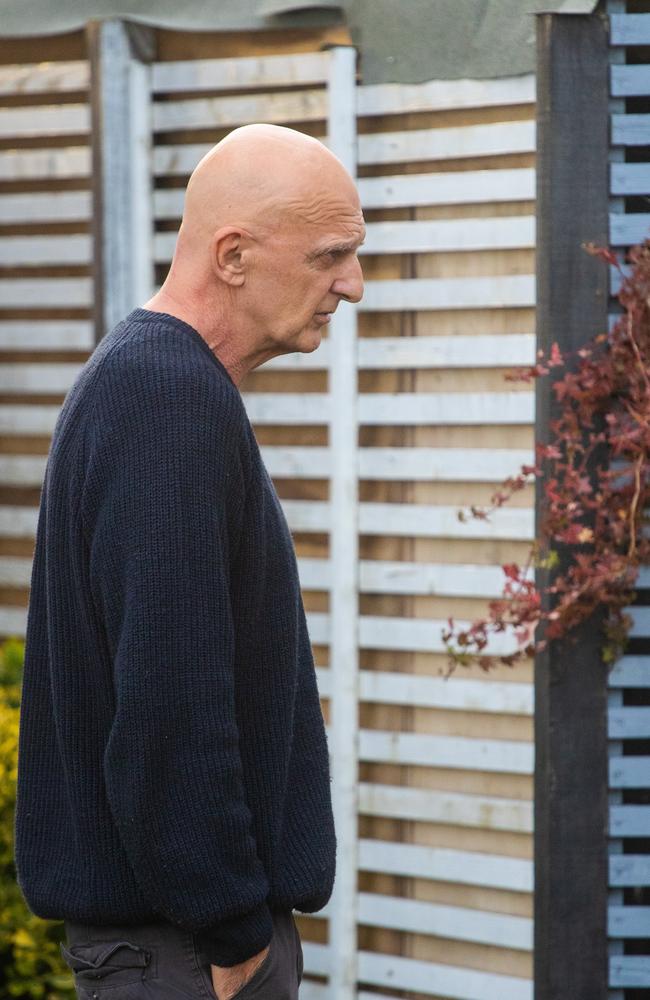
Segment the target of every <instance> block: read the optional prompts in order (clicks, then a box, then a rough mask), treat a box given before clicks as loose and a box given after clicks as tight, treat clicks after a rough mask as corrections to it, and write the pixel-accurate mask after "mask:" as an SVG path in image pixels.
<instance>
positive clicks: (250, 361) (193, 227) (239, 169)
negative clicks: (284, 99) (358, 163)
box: [150, 124, 365, 374]
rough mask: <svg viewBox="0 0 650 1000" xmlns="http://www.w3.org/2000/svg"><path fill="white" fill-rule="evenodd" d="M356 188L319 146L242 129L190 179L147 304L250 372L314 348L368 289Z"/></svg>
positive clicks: (256, 128)
mask: <svg viewBox="0 0 650 1000" xmlns="http://www.w3.org/2000/svg"><path fill="white" fill-rule="evenodd" d="M364 235H365V226H364V221H363V214H362V211H361V204H360V201H359V195H358V192H357V189H356V187H355V184H354V181H353V180H352V178H351V177H350V175H349V174H348V172H347V171H346V170H345V168H344V167H343V165H342V163H341V162H340V160H338V159H337V158H336V156H334V154H333V153H331V152H330V151H329V150H328V149H327V147H326V146H324V145H323V143H321V142H319V141H318V140H317V139H313V138H311V137H310V136H307V135H303V133H301V132H296V131H295V130H294V129H290V128H283V127H281V126H279V125H264V124H257V125H244V126H242V127H241V128H238V129H235V130H234V131H233V132H230V133H229V134H228V135H227V136H226V137H225V138H224V139H222V140H221V142H218V143H217V145H216V146H213V148H212V149H211V150H210V151H209V152H208V153H207V154H206V155H205V156H204V157H203V159H202V160H201V161H200V163H199V164H198V165H197V167H196V169H195V170H194V172H193V174H192V176H191V177H190V180H189V183H188V185H187V191H186V194H185V210H184V213H183V220H182V223H181V228H180V231H179V234H178V239H177V241H176V250H175V253H174V259H173V261H172V266H171V268H170V271H169V274H168V275H167V278H166V279H165V282H164V284H163V286H162V288H161V289H160V291H159V292H158V293H156V295H155V296H154V298H153V299H152V300H151V302H150V307H151V308H155V309H158V310H159V311H162V312H165V311H166V312H171V313H172V315H176V316H179V317H180V318H181V319H186V321H188V322H190V323H191V324H192V325H193V326H195V328H196V329H197V330H199V331H200V332H201V333H202V335H204V336H205V338H206V339H207V340H208V343H209V344H210V346H211V347H213V348H214V346H215V345H217V344H218V345H219V346H220V350H221V353H220V357H222V358H224V357H227V356H228V354H229V353H230V354H231V355H232V356H233V358H234V359H235V360H234V361H233V363H232V366H231V368H232V371H233V372H237V373H240V374H241V373H243V372H245V371H246V370H249V369H250V368H251V367H255V366H256V365H257V364H259V363H261V361H264V360H266V359H268V358H270V357H273V356H274V355H276V354H285V353H289V352H291V351H311V350H314V349H315V348H316V347H318V344H319V343H320V331H321V327H322V326H324V325H325V324H327V323H328V321H329V317H330V316H331V314H332V313H333V312H334V311H335V310H336V308H337V306H338V304H339V302H340V300H341V299H346V300H348V301H351V302H356V301H358V300H359V299H360V298H361V295H362V292H363V280H362V277H361V268H360V265H359V260H358V258H357V250H358V248H359V246H360V245H361V243H362V242H363V239H364Z"/></svg>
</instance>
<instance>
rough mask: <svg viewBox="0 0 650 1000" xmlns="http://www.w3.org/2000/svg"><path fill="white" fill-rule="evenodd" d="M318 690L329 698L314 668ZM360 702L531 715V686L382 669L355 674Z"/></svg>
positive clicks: (327, 681)
mask: <svg viewBox="0 0 650 1000" xmlns="http://www.w3.org/2000/svg"><path fill="white" fill-rule="evenodd" d="M316 674H317V677H318V687H319V690H320V692H321V694H323V695H324V696H325V697H328V698H329V697H330V696H331V694H332V691H331V675H330V673H329V671H328V670H327V669H325V668H323V667H317V668H316ZM359 685H360V687H359V697H360V699H361V701H370V702H377V703H378V704H380V705H417V706H418V707H419V708H440V709H446V710H448V711H458V712H486V713H488V714H490V713H495V712H496V713H497V714H499V715H525V716H531V715H532V714H533V685H532V684H530V683H523V682H521V681H475V680H466V679H465V678H462V677H456V676H452V677H448V678H444V677H427V676H423V675H421V674H406V673H403V672H400V673H390V672H388V671H385V670H361V671H360V672H359Z"/></svg>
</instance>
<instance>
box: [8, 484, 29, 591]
mask: <svg viewBox="0 0 650 1000" xmlns="http://www.w3.org/2000/svg"><path fill="white" fill-rule="evenodd" d="M5 481H6V480H5ZM31 576H32V560H31V559H20V558H19V557H18V556H0V584H2V586H3V587H29V585H30V583H31Z"/></svg>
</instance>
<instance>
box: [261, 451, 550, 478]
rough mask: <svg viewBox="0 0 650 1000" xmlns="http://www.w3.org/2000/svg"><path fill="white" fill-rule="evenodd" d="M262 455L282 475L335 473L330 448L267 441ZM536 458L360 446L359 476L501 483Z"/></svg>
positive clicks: (521, 453)
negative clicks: (295, 445)
mask: <svg viewBox="0 0 650 1000" xmlns="http://www.w3.org/2000/svg"><path fill="white" fill-rule="evenodd" d="M261 452H262V458H263V459H264V464H265V465H266V467H267V469H268V471H269V473H270V474H271V475H272V476H273V477H275V478H279V479H283V478H284V479H286V478H291V479H293V478H300V479H323V478H327V477H328V476H329V475H331V455H330V450H329V448H320V447H305V448H300V447H283V446H280V445H265V446H264V447H262V448H261ZM532 460H533V456H532V454H531V453H530V452H529V451H525V450H523V449H512V450H510V449H507V448H496V449H495V450H494V451H490V450H489V449H488V448H360V449H359V451H358V474H359V478H360V479H382V480H391V481H394V480H408V481H412V482H428V481H430V480H436V481H440V482H501V481H502V480H503V479H505V478H506V476H510V475H513V474H515V473H518V472H519V469H520V467H521V465H522V464H523V463H527V464H530V463H531V462H532Z"/></svg>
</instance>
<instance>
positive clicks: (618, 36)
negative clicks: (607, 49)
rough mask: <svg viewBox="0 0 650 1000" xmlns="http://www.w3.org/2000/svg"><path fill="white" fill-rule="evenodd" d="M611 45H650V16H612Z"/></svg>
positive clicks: (610, 24) (610, 19)
mask: <svg viewBox="0 0 650 1000" xmlns="http://www.w3.org/2000/svg"><path fill="white" fill-rule="evenodd" d="M609 41H610V44H611V45H650V14H610V16H609Z"/></svg>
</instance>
